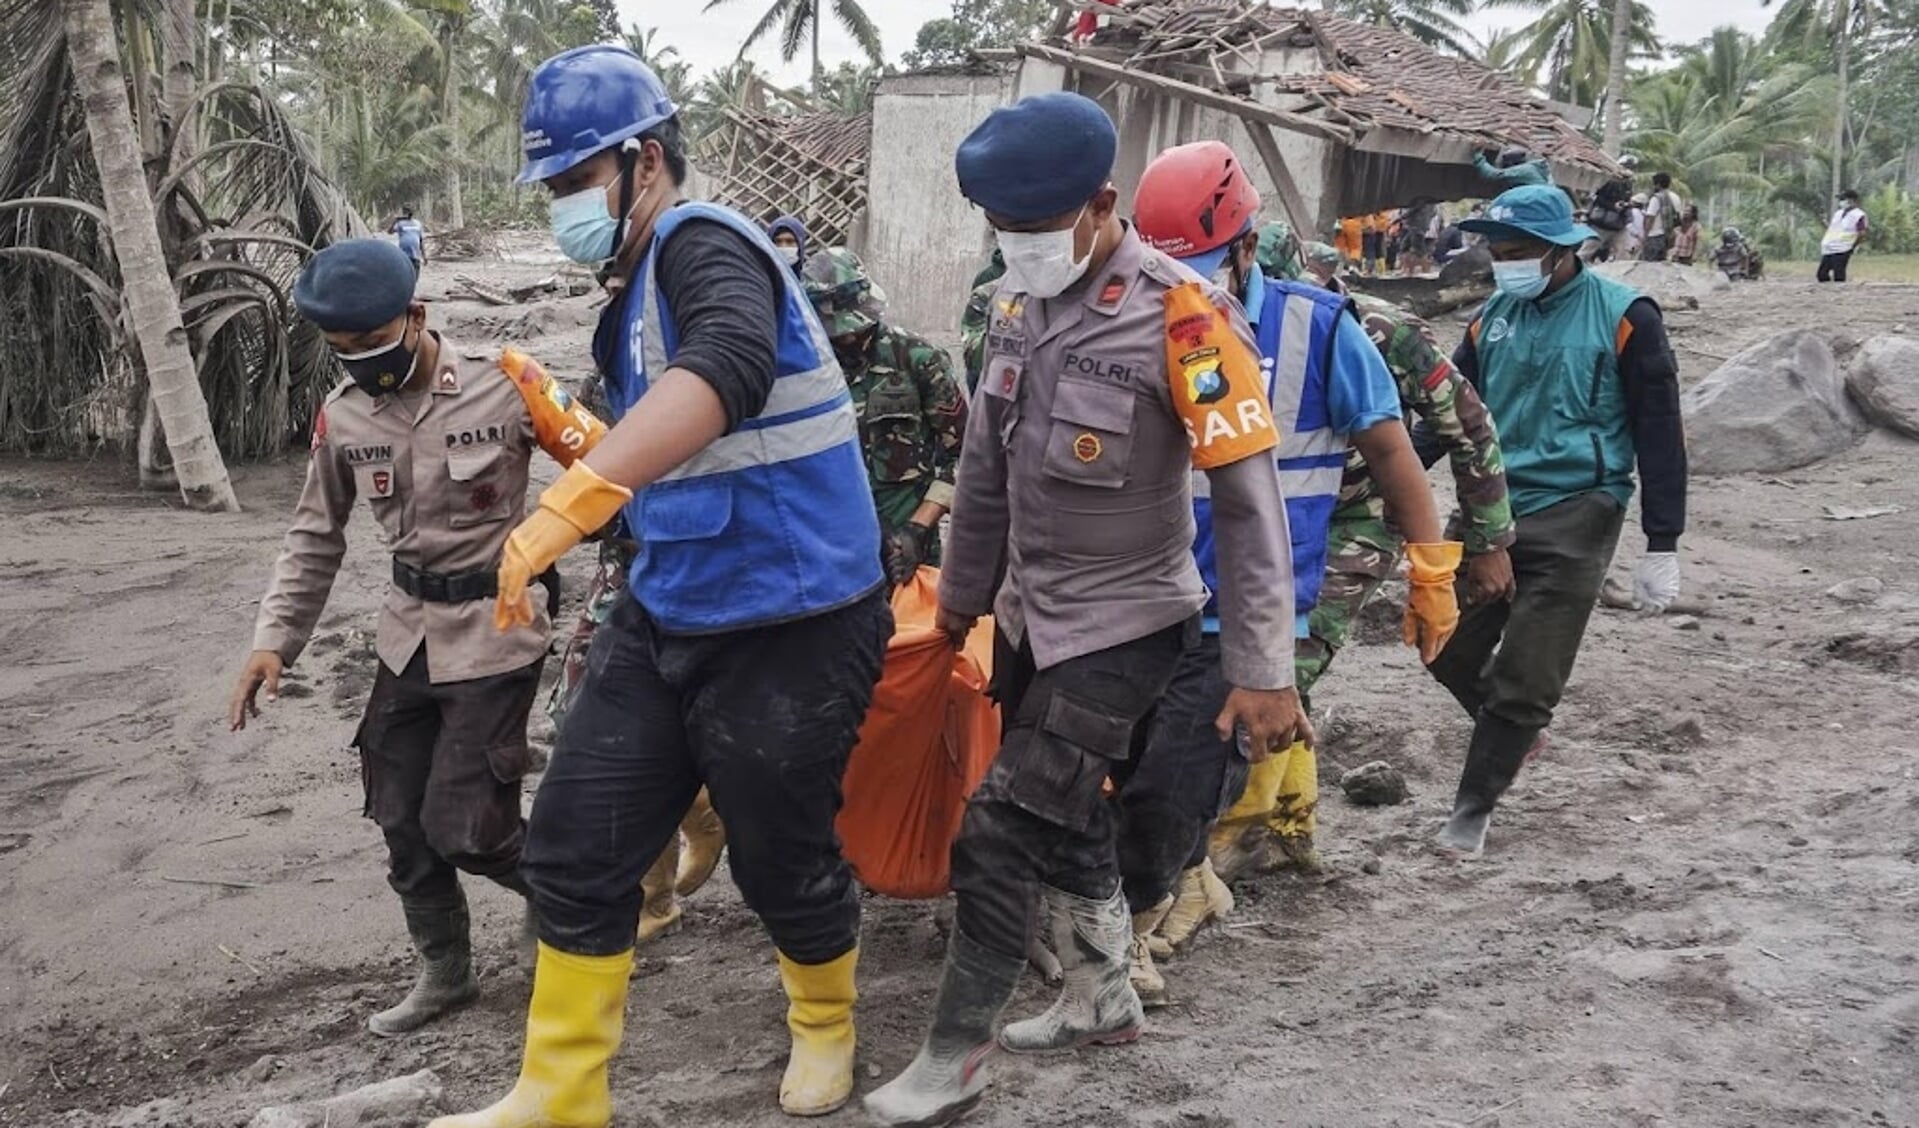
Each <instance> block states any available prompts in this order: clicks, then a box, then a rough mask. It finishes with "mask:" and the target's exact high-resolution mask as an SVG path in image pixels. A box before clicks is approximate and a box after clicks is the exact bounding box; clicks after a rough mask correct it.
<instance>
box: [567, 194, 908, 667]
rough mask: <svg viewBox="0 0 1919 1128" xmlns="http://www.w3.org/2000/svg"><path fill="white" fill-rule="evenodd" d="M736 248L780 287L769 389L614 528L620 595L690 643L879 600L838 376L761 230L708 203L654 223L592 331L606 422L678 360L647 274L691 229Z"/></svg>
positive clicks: (852, 432) (861, 484)
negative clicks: (627, 569)
mask: <svg viewBox="0 0 1919 1128" xmlns="http://www.w3.org/2000/svg"><path fill="white" fill-rule="evenodd" d="M696 218H697V219H705V220H713V221H715V222H718V223H723V224H725V225H726V226H728V227H730V228H732V229H733V230H735V231H737V232H739V233H740V234H741V235H742V236H744V237H745V238H746V239H747V241H748V242H750V243H752V244H753V246H754V247H756V248H758V250H759V251H760V252H761V254H763V255H764V256H765V258H766V261H767V262H768V263H769V264H771V265H772V267H773V268H774V269H773V276H774V277H776V278H778V279H780V282H781V293H780V295H779V312H780V323H779V339H778V350H777V356H776V358H775V360H774V380H773V389H772V391H771V393H770V394H769V395H768V396H767V398H766V405H765V406H764V407H762V408H761V409H760V411H759V414H757V415H755V416H753V417H752V418H750V419H745V420H742V421H741V422H740V424H739V426H738V427H737V428H735V429H734V430H733V431H732V432H731V433H730V434H726V435H723V436H721V437H720V438H718V439H716V440H714V441H713V443H712V444H711V445H710V446H708V447H706V449H704V450H702V451H700V452H699V453H698V454H696V455H694V456H693V457H692V458H690V459H688V460H687V461H686V462H685V463H683V464H682V465H680V466H678V467H676V468H675V469H673V470H672V471H671V472H669V473H668V474H667V475H666V476H665V477H664V478H661V479H660V480H659V481H657V482H655V483H653V484H652V485H650V486H647V487H645V488H643V489H640V490H638V491H636V492H635V493H634V495H633V500H632V501H631V502H630V503H628V505H627V506H626V509H625V516H626V522H627V525H628V527H629V528H630V529H632V530H633V533H634V536H635V539H637V540H638V541H639V543H640V552H639V555H638V556H637V557H636V558H635V559H634V561H633V570H632V572H631V574H630V576H629V580H628V582H629V583H630V585H631V586H632V589H633V594H634V596H635V597H636V598H638V599H639V601H640V605H641V606H642V607H644V608H646V611H647V614H648V615H650V616H652V618H653V619H654V620H655V621H657V622H658V623H659V624H660V626H661V627H663V628H664V629H666V630H668V631H673V632H678V633H687V634H696V633H711V632H717V631H731V630H741V629H744V628H747V627H755V626H762V625H766V624H769V623H776V622H782V621H787V620H793V619H803V618H806V617H808V616H810V615H817V614H819V613H821V612H824V611H830V610H832V609H834V608H836V607H842V606H845V605H846V604H849V603H852V602H853V601H855V600H857V599H859V598H860V597H862V596H864V595H866V594H867V593H869V592H871V591H873V590H874V589H875V588H877V587H879V585H880V583H881V581H882V579H883V577H882V574H881V571H880V529H879V519H878V518H877V517H876V516H875V514H874V509H873V494H872V490H871V487H869V486H868V485H867V480H866V461H865V459H864V458H863V457H862V456H861V454H860V440H859V427H858V421H857V418H856V417H855V415H854V412H853V401H852V397H851V396H850V395H848V394H847V390H846V377H845V376H843V375H841V373H840V367H839V363H838V362H837V361H836V360H834V359H833V347H832V345H831V343H830V342H829V341H828V340H827V337H826V331H825V330H824V329H823V328H821V326H820V322H819V317H818V316H817V315H816V314H815V313H814V312H813V305H812V303H811V302H809V301H808V300H807V299H806V297H805V295H804V294H803V293H802V292H801V290H800V283H799V279H798V277H797V276H795V275H794V273H793V272H792V271H791V270H790V269H788V267H787V265H786V262H785V260H783V259H781V258H780V257H779V255H778V252H776V251H775V250H774V249H773V244H772V243H771V242H769V241H768V240H767V238H766V236H765V235H764V234H763V233H762V232H761V231H760V229H759V227H758V226H756V225H755V224H753V223H751V222H749V221H748V220H746V219H745V218H744V217H742V216H740V215H739V214H737V213H735V212H733V211H731V210H729V209H727V208H722V207H719V206H717V205H714V204H704V203H684V204H681V205H679V206H678V207H675V208H673V209H671V210H669V211H667V212H666V213H665V214H663V215H661V216H660V218H659V219H658V220H657V221H656V222H655V225H654V228H653V244H652V246H651V247H650V248H649V249H648V251H647V255H646V258H645V259H644V260H642V262H641V263H640V266H639V267H638V269H637V270H636V271H635V276H634V277H635V282H634V284H633V285H631V286H629V287H628V288H627V293H626V294H625V295H624V297H623V299H622V300H621V301H618V302H615V303H614V304H613V305H612V306H611V307H610V308H609V309H608V310H607V311H606V313H604V314H603V315H601V319H600V330H599V332H598V333H596V334H595V340H594V345H595V348H594V356H595V359H596V360H598V361H599V363H600V367H601V371H602V372H603V373H604V374H605V377H606V390H607V399H608V401H609V402H610V404H611V405H612V408H613V411H614V414H615V415H616V416H620V415H624V414H625V413H626V411H627V409H628V408H630V407H632V406H633V404H634V403H636V402H638V400H639V398H640V397H641V396H643V395H645V394H646V389H647V379H648V374H649V373H663V372H665V371H666V370H667V367H668V362H669V360H670V358H671V357H672V356H673V354H674V353H676V352H678V351H679V343H680V341H679V330H678V327H677V326H676V325H675V324H674V321H673V311H672V310H670V309H668V308H667V305H666V295H665V294H664V293H662V292H661V291H660V288H659V284H658V281H657V279H656V278H655V277H654V268H655V266H656V265H657V264H658V262H659V253H658V252H659V248H660V247H661V246H662V245H664V244H665V243H666V241H667V240H668V239H670V238H672V237H673V232H674V231H675V230H677V229H678V228H679V226H680V225H681V224H682V223H685V222H686V221H688V220H690V219H696Z"/></svg>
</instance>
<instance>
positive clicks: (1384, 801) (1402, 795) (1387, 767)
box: [1339, 760, 1411, 807]
mask: <svg viewBox="0 0 1919 1128" xmlns="http://www.w3.org/2000/svg"><path fill="white" fill-rule="evenodd" d="M1339 788H1340V790H1341V791H1344V792H1345V793H1346V798H1347V800H1348V801H1350V802H1352V803H1356V804H1358V805H1359V806H1361V807H1392V806H1397V805H1398V804H1400V803H1404V802H1405V801H1406V800H1407V798H1408V797H1409V796H1410V795H1411V791H1410V790H1409V789H1408V788H1407V786H1406V777H1405V776H1404V775H1402V774H1401V773H1400V771H1399V769H1398V768H1395V767H1393V766H1392V765H1391V764H1389V763H1387V762H1386V761H1384V760H1374V761H1372V762H1371V763H1367V764H1361V765H1359V766H1358V767H1356V768H1354V769H1353V770H1352V771H1350V772H1347V773H1346V774H1345V775H1343V776H1340V777H1339Z"/></svg>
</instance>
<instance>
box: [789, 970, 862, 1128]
mask: <svg viewBox="0 0 1919 1128" xmlns="http://www.w3.org/2000/svg"><path fill="white" fill-rule="evenodd" d="M859 962H860V950H859V949H858V948H854V949H853V950H852V951H850V952H848V953H846V954H845V955H843V956H841V957H840V958H838V959H836V960H831V961H828V962H826V963H823V964H800V963H794V962H793V961H792V960H789V959H787V958H786V955H785V953H781V954H780V983H781V985H782V986H784V987H785V988H786V997H787V999H788V1000H789V1005H788V1006H787V1008H786V1028H787V1029H788V1030H790V1031H792V1034H793V1054H792V1056H791V1057H789V1058H787V1059H786V1076H784V1077H782V1078H780V1108H781V1109H782V1110H783V1111H785V1112H786V1113H787V1115H789V1116H825V1115H826V1114H827V1113H829V1112H833V1111H835V1110H837V1109H838V1108H839V1107H840V1106H841V1105H844V1104H845V1103H846V1102H847V1100H848V1099H850V1098H851V1097H852V1096H853V1043H854V1039H853V1003H854V1001H855V1000H856V999H858V998H859V992H858V991H857V990H855V989H854V986H853V970H854V968H856V967H858V966H859Z"/></svg>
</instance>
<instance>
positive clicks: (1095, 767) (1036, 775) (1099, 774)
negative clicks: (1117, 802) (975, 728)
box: [1008, 691, 1133, 834]
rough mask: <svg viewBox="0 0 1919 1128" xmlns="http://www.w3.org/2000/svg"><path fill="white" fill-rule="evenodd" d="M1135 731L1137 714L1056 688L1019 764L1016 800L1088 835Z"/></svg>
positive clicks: (1014, 781)
mask: <svg viewBox="0 0 1919 1128" xmlns="http://www.w3.org/2000/svg"><path fill="white" fill-rule="evenodd" d="M1132 731H1133V721H1132V718H1130V717H1126V716H1123V715H1120V714H1118V713H1114V712H1112V711H1110V710H1108V709H1106V708H1104V707H1102V706H1099V705H1094V704H1091V703H1089V702H1083V701H1079V700H1076V699H1075V698H1073V697H1071V696H1069V695H1067V694H1065V693H1060V692H1057V691H1056V692H1055V693H1054V694H1053V696H1052V699H1051V700H1050V701H1048V702H1047V703H1046V712H1045V714H1044V715H1043V716H1042V717H1041V718H1040V723H1039V727H1038V729H1037V730H1036V731H1035V732H1034V733H1033V737H1032V739H1031V740H1030V741H1028V742H1027V744H1026V747H1025V748H1024V749H1023V750H1022V751H1021V754H1020V758H1019V763H1018V764H1017V765H1016V766H1015V767H1014V769H1013V772H1012V780H1011V782H1010V784H1009V786H1008V792H1009V795H1010V797H1011V799H1012V801H1013V804H1014V805H1015V806H1017V807H1019V808H1020V809H1021V810H1023V811H1025V812H1027V813H1028V814H1031V815H1033V816H1035V817H1037V818H1041V819H1044V820H1046V821H1047V822H1049V823H1052V824H1053V825H1055V826H1059V827H1064V828H1066V829H1068V830H1071V831H1074V832H1075V833H1078V834H1085V833H1086V832H1087V831H1088V830H1089V829H1090V828H1091V827H1092V824H1093V818H1094V816H1095V815H1096V814H1097V813H1098V812H1099V809H1100V806H1101V805H1102V804H1103V803H1105V802H1106V799H1105V797H1104V795H1103V794H1102V789H1103V788H1104V787H1105V784H1106V777H1107V774H1108V773H1109V772H1110V771H1111V769H1112V765H1113V763H1114V761H1116V760H1122V759H1124V758H1125V757H1126V754H1127V752H1128V750H1129V748H1130V742H1131V737H1132Z"/></svg>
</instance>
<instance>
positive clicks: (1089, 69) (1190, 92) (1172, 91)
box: [1018, 43, 1353, 145]
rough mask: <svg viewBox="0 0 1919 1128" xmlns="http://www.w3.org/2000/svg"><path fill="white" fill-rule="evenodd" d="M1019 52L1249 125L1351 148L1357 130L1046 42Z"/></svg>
mask: <svg viewBox="0 0 1919 1128" xmlns="http://www.w3.org/2000/svg"><path fill="white" fill-rule="evenodd" d="M1018 49H1019V53H1020V54H1022V55H1025V56H1027V57H1029V58H1035V59H1039V60H1041V61H1042V62H1048V63H1054V64H1057V65H1059V66H1062V67H1066V68H1067V69H1069V70H1076V71H1079V72H1080V73H1081V74H1091V75H1097V76H1099V77H1101V78H1107V79H1111V80H1113V81H1115V82H1123V83H1126V84H1127V85H1129V86H1137V87H1140V88H1141V89H1144V90H1151V91H1153V92H1155V93H1159V94H1166V95H1169V96H1171V97H1174V98H1183V99H1185V100H1186V101H1188V102H1193V103H1195V104H1197V105H1201V106H1207V107H1210V108H1212V109H1215V110H1224V111H1226V112H1227V113H1229V114H1233V115H1235V116H1237V117H1239V118H1240V119H1241V120H1243V121H1245V122H1247V123H1248V124H1251V123H1253V122H1260V123H1263V124H1265V125H1270V126H1277V127H1279V128H1280V129H1289V130H1292V131H1293V132H1295V133H1304V134H1307V135H1308V136H1312V137H1323V138H1325V139H1326V140H1329V141H1338V142H1340V143H1342V144H1348V145H1350V144H1352V141H1353V131H1352V130H1350V129H1344V128H1341V127H1340V126H1337V125H1329V124H1327V123H1326V122H1323V121H1314V120H1313V119H1312V118H1305V117H1300V116H1299V115H1298V114H1289V113H1286V112H1285V111H1284V110H1275V109H1273V108H1272V107H1271V106H1264V105H1261V104H1260V103H1258V102H1252V101H1248V100H1246V99H1245V98H1235V97H1233V96H1232V95H1231V94H1223V93H1221V92H1219V91H1217V90H1209V89H1207V88H1206V87H1204V86H1200V85H1197V84H1195V83H1191V82H1181V81H1180V80H1178V79H1176V78H1167V77H1166V76H1164V75H1158V74H1149V73H1147V72H1145V71H1136V70H1128V69H1127V68H1125V67H1123V66H1120V65H1119V64H1118V63H1109V62H1107V61H1106V60H1104V59H1098V58H1094V57H1093V56H1091V55H1086V54H1082V53H1080V52H1077V51H1065V50H1061V49H1060V48H1058V47H1049V46H1047V45H1045V44H1042V43H1022V44H1020V45H1019V48H1018Z"/></svg>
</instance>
